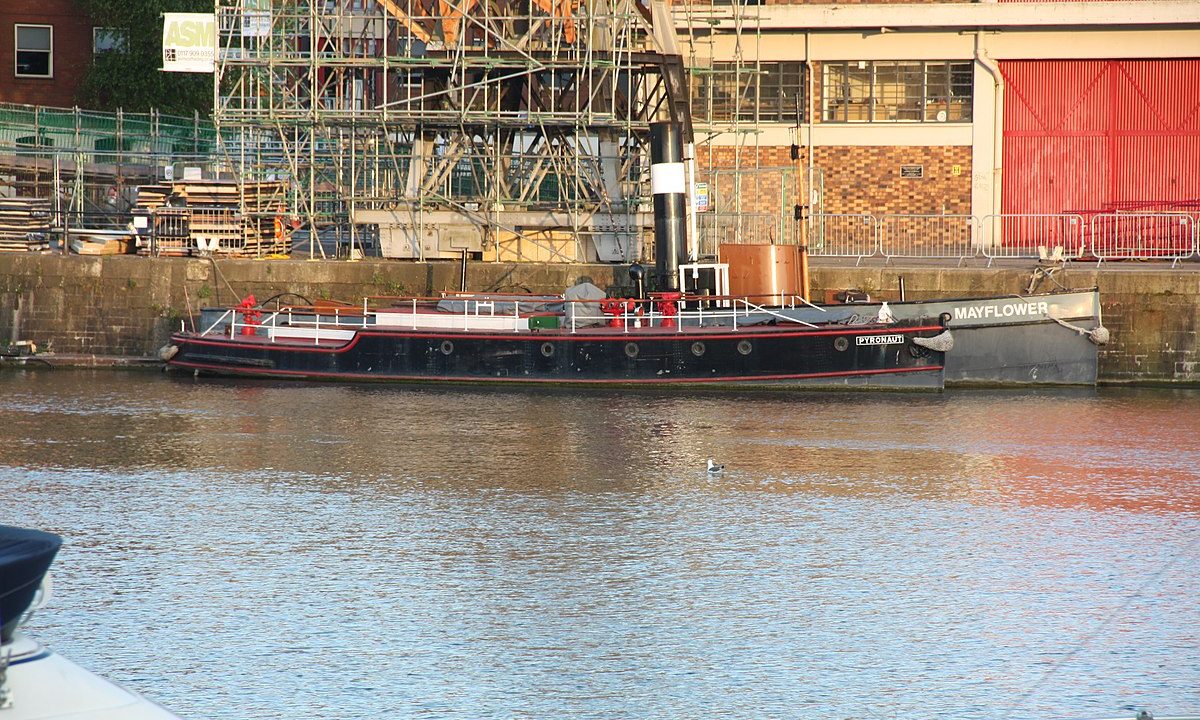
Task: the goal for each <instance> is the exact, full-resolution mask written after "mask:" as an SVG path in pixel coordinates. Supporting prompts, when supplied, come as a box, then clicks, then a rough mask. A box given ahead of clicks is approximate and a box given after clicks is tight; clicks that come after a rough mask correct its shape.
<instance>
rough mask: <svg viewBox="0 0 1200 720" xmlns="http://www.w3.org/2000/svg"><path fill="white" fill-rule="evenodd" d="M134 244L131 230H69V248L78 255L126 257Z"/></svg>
mask: <svg viewBox="0 0 1200 720" xmlns="http://www.w3.org/2000/svg"><path fill="white" fill-rule="evenodd" d="M132 242H133V232H132V231H131V230H107V229H103V230H91V229H74V228H72V229H69V230H67V247H69V248H71V252H73V253H75V254H76V255H124V254H125V253H128V252H129V248H130V244H131V243H132Z"/></svg>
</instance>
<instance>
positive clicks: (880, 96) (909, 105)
mask: <svg viewBox="0 0 1200 720" xmlns="http://www.w3.org/2000/svg"><path fill="white" fill-rule="evenodd" d="M971 78H972V70H971V63H970V62H969V61H967V62H956V61H946V60H939V61H925V62H921V61H888V62H880V61H874V62H872V61H866V60H860V61H857V62H831V63H825V64H824V82H823V87H824V97H823V101H822V110H823V113H822V116H823V118H824V120H825V121H826V122H967V121H969V120H970V119H971V90H972V82H971Z"/></svg>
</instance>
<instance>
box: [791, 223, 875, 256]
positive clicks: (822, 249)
mask: <svg viewBox="0 0 1200 720" xmlns="http://www.w3.org/2000/svg"><path fill="white" fill-rule="evenodd" d="M808 252H809V253H810V254H811V255H817V256H820V257H852V258H855V264H858V263H859V262H861V261H862V259H863V258H868V257H871V256H873V255H876V254H878V253H879V222H878V220H876V219H875V216H874V215H865V214H839V213H821V214H818V215H813V216H812V231H811V234H810V235H809V238H808Z"/></svg>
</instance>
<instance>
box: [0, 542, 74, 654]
mask: <svg viewBox="0 0 1200 720" xmlns="http://www.w3.org/2000/svg"><path fill="white" fill-rule="evenodd" d="M61 545H62V538H60V537H59V536H57V535H54V534H51V533H48V532H42V531H40V530H27V529H25V528H18V527H11V526H8V525H0V644H6V643H9V642H11V641H12V637H13V632H14V631H15V630H16V628H17V623H18V622H19V621H20V619H21V616H22V614H24V612H25V611H26V610H28V609H29V606H30V605H31V604H32V603H33V599H34V597H35V596H36V595H37V591H38V588H39V587H40V586H41V584H42V578H43V577H45V575H46V571H47V570H49V569H50V563H52V562H53V561H54V556H55V555H56V554H57V553H58V548H59V547H60V546H61Z"/></svg>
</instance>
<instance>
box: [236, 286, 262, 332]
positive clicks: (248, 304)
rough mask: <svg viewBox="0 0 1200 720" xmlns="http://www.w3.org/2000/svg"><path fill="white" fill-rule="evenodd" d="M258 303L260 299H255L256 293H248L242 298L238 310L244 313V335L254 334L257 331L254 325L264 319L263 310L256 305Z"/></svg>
mask: <svg viewBox="0 0 1200 720" xmlns="http://www.w3.org/2000/svg"><path fill="white" fill-rule="evenodd" d="M257 304H258V301H257V300H255V299H254V295H247V296H246V297H245V299H243V300H242V304H241V305H238V308H237V312H240V313H241V314H242V323H243V324H242V334H243V335H253V334H254V332H255V331H254V326H255V325H257V324H258V322H259V320H261V319H262V312H261V311H259V310H258V309H257V308H255V307H254V306H255V305H257Z"/></svg>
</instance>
